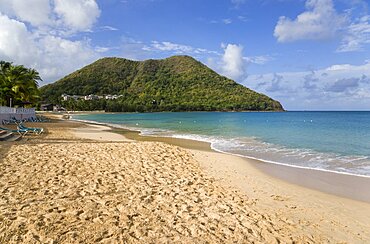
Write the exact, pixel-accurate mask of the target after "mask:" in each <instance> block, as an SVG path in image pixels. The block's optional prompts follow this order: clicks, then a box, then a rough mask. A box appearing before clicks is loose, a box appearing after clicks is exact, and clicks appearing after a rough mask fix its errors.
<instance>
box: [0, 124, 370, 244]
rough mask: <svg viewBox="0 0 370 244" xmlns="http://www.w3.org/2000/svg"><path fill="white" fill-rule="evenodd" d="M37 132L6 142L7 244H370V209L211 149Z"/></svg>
mask: <svg viewBox="0 0 370 244" xmlns="http://www.w3.org/2000/svg"><path fill="white" fill-rule="evenodd" d="M38 126H43V127H44V128H45V129H46V133H45V134H44V135H42V136H40V137H36V136H29V137H28V138H27V139H24V140H22V141H19V142H14V143H2V144H0V152H1V154H0V155H1V157H0V192H1V197H0V243H19V242H23V243H39V242H41V243H78V242H84V243H235V242H237V243H368V242H370V204H369V203H367V202H365V201H356V200H353V199H350V198H345V197H340V196H336V195H332V194H328V193H323V192H320V191H317V190H313V189H309V188H306V187H303V186H299V185H297V184H293V183H292V182H287V181H284V180H281V179H279V178H276V177H273V176H272V175H271V174H266V172H265V170H263V169H262V168H259V167H256V166H255V164H256V163H258V162H252V160H247V159H244V158H239V157H236V156H232V155H226V154H221V153H217V152H214V151H212V150H210V148H209V145H208V146H207V144H206V143H200V142H193V141H188V140H170V139H163V138H150V139H149V138H145V139H143V140H147V141H140V140H136V139H135V138H133V137H131V136H125V133H127V132H122V133H120V134H116V133H115V132H116V131H115V129H113V130H112V129H111V128H109V127H105V126H97V125H87V124H83V123H78V122H72V121H62V120H59V121H55V122H53V123H45V124H39V125H38ZM291 173H292V172H291ZM293 174H294V172H293ZM328 188H330V186H328ZM363 188H366V186H363Z"/></svg>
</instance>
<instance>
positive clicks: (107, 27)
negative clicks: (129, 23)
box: [100, 25, 118, 31]
mask: <svg viewBox="0 0 370 244" xmlns="http://www.w3.org/2000/svg"><path fill="white" fill-rule="evenodd" d="M100 29H102V30H106V31H118V29H117V28H116V27H113V26H109V25H104V26H102V27H100Z"/></svg>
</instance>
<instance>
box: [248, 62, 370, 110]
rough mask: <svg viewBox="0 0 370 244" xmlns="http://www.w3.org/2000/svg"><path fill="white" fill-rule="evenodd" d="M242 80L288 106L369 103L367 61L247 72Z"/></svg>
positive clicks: (355, 106)
mask: <svg viewBox="0 0 370 244" xmlns="http://www.w3.org/2000/svg"><path fill="white" fill-rule="evenodd" d="M243 84H245V85H246V86H248V87H251V88H252V89H255V90H257V91H258V92H262V93H265V94H268V95H270V96H272V97H274V98H276V99H278V100H279V101H281V102H282V103H283V105H284V107H285V108H286V109H289V110H294V109H299V110H302V109H311V110H312V109H318V110H320V109H338V110H343V109H368V108H369V106H370V95H369V94H370V62H365V63H364V64H362V65H350V64H336V65H332V66H330V67H327V68H324V69H319V70H314V71H307V72H282V73H278V74H275V73H269V74H263V75H249V76H248V77H247V78H246V79H245V80H244V81H243Z"/></svg>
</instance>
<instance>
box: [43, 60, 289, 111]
mask: <svg viewBox="0 0 370 244" xmlns="http://www.w3.org/2000/svg"><path fill="white" fill-rule="evenodd" d="M40 90H41V94H42V97H43V99H44V101H47V102H51V103H61V95H62V94H69V95H89V94H94V95H107V94H111V95H122V96H121V97H120V98H119V99H116V100H104V99H100V100H95V101H83V100H78V101H74V100H71V101H67V102H64V104H63V105H64V106H66V107H67V108H68V109H75V110H95V109H104V110H106V111H139V112H145V111H242V110H260V111H281V110H283V107H282V106H281V104H280V103H279V102H278V101H275V100H273V99H271V98H269V97H268V96H266V95H263V94H259V93H257V92H254V91H252V90H250V89H248V88H246V87H244V86H242V85H240V84H238V83H236V82H234V81H233V80H230V79H228V78H226V77H224V76H221V75H219V74H217V73H216V72H214V71H213V70H211V69H209V68H208V67H207V66H205V65H204V64H202V63H201V62H199V61H197V60H195V59H193V58H192V57H189V56H173V57H169V58H166V59H162V60H146V61H132V60H127V59H123V58H103V59H100V60H97V61H96V62H94V63H92V64H90V65H87V66H85V67H84V68H82V69H80V70H77V71H75V72H73V73H72V74H70V75H67V76H66V77H64V78H62V79H61V80H59V81H57V82H55V83H53V84H49V85H46V86H44V87H42V88H41V89H40Z"/></svg>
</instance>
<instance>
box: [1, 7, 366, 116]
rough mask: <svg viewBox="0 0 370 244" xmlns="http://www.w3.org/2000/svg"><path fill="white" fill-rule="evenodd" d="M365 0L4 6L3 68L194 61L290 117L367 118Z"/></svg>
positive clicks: (54, 72)
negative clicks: (305, 113)
mask: <svg viewBox="0 0 370 244" xmlns="http://www.w3.org/2000/svg"><path fill="white" fill-rule="evenodd" d="M369 5H370V1H369V0H0V60H5V61H11V62H14V63H15V64H22V65H25V66H26V67H32V68H35V69H37V70H38V71H39V73H40V74H41V77H42V79H43V81H42V82H40V85H45V84H48V83H51V82H54V81H56V80H58V79H60V78H62V77H64V76H65V75H68V74H69V73H71V72H73V71H75V70H77V69H79V68H82V67H83V66H85V65H87V64H89V63H92V62H94V61H95V60H97V59H99V58H102V57H112V56H114V57H122V58H128V59H132V60H145V59H161V58H166V57H169V56H172V55H190V56H192V57H194V58H195V59H197V60H199V61H201V62H202V63H204V64H205V65H207V66H208V67H210V68H212V69H213V70H215V71H216V72H218V73H220V74H222V75H224V76H226V77H228V78H231V79H233V80H235V81H236V82H238V83H240V84H243V85H244V86H247V87H248V88H251V89H253V90H255V91H257V92H260V93H264V94H266V95H268V96H270V97H272V98H274V99H276V100H278V101H280V102H281V103H282V105H283V106H284V108H285V109H287V110H370V13H369Z"/></svg>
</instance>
